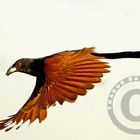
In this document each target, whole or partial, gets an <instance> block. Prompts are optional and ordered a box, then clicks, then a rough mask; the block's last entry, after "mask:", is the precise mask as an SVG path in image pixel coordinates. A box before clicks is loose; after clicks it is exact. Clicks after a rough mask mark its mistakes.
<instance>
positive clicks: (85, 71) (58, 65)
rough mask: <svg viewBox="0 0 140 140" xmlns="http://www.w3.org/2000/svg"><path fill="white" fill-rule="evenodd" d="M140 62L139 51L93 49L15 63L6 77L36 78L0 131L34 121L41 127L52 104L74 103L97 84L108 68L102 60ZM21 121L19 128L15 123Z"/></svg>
mask: <svg viewBox="0 0 140 140" xmlns="http://www.w3.org/2000/svg"><path fill="white" fill-rule="evenodd" d="M118 58H140V51H137V52H131V51H130V52H118V53H96V52H95V51H94V48H83V49H81V50H72V51H63V52H60V53H56V54H53V55H51V56H46V57H42V58H38V59H26V58H23V59H19V60H17V61H16V62H15V63H14V64H13V65H12V66H11V67H10V68H9V69H8V71H7V73H6V74H7V75H10V74H11V73H14V72H22V73H26V74H29V75H32V76H35V77H36V85H35V88H34V90H33V92H32V94H31V96H30V98H29V99H28V100H27V102H26V103H25V104H24V105H23V107H22V108H21V109H20V110H19V111H18V112H17V113H16V114H14V115H12V116H10V117H9V118H8V119H5V120H1V121H0V130H1V129H5V131H9V130H10V129H12V128H13V127H14V126H15V125H17V129H18V128H19V127H20V126H21V125H22V124H23V123H25V122H26V121H27V120H30V123H32V122H34V121H35V120H36V119H37V118H38V119H39V122H40V123H41V122H42V121H43V120H44V119H45V118H46V117H47V109H48V108H49V107H51V106H54V105H55V103H56V102H59V103H60V104H61V105H62V104H63V102H64V101H68V102H74V101H75V100H76V99H77V97H78V95H81V96H83V95H85V94H86V92H87V90H89V89H92V88H93V87H94V85H93V84H94V83H99V82H101V77H103V73H107V72H109V70H108V68H109V67H110V66H109V65H108V63H107V62H103V61H102V59H118ZM21 121H22V124H21V125H19V123H20V122H21Z"/></svg>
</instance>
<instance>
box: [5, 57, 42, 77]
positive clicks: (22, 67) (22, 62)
mask: <svg viewBox="0 0 140 140" xmlns="http://www.w3.org/2000/svg"><path fill="white" fill-rule="evenodd" d="M39 69H41V61H40V60H39V59H25V58H23V59H19V60H17V61H16V62H15V63H14V64H13V65H12V66H11V67H10V68H9V69H8V71H7V73H6V75H10V74H12V73H14V72H22V73H26V74H30V75H33V76H37V73H39Z"/></svg>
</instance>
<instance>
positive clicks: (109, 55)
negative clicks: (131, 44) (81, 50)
mask: <svg viewBox="0 0 140 140" xmlns="http://www.w3.org/2000/svg"><path fill="white" fill-rule="evenodd" d="M92 55H94V56H103V57H105V58H106V59H120V58H140V51H135V52H133V51H126V52H116V53H95V52H93V53H92Z"/></svg>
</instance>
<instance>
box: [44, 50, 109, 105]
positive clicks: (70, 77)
mask: <svg viewBox="0 0 140 140" xmlns="http://www.w3.org/2000/svg"><path fill="white" fill-rule="evenodd" d="M93 49H94V48H84V49H82V50H79V51H64V52H61V53H58V54H55V55H53V56H51V57H49V58H47V59H46V60H45V61H44V63H45V67H44V73H45V77H46V79H47V84H48V94H49V95H48V96H49V98H48V103H49V105H51V104H54V102H55V101H58V102H59V103H60V104H63V102H64V101H69V102H74V101H75V100H76V98H77V96H78V95H85V94H86V90H87V89H92V88H93V87H94V85H93V84H92V83H99V82H101V77H102V76H103V73H106V72H109V70H107V69H106V68H109V67H110V66H108V65H107V63H106V62H102V61H100V59H103V58H104V57H100V56H94V55H93V54H92V53H93V51H94V50H93Z"/></svg>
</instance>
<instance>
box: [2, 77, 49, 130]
mask: <svg viewBox="0 0 140 140" xmlns="http://www.w3.org/2000/svg"><path fill="white" fill-rule="evenodd" d="M46 89H47V85H46V84H44V85H42V83H40V80H38V79H37V82H36V86H35V89H34V91H33V93H32V95H31V97H30V98H29V99H28V101H27V102H26V103H25V105H24V106H23V107H22V108H21V109H20V110H19V111H18V112H17V113H16V114H15V115H12V116H10V117H9V118H8V119H6V120H1V121H0V130H1V129H4V128H7V129H6V130H5V131H9V130H10V129H12V128H13V127H14V126H15V125H18V124H19V123H20V122H21V121H22V124H23V123H25V122H26V121H27V120H30V123H32V122H33V121H35V120H36V119H37V118H38V119H39V122H42V121H43V120H44V119H45V118H46V116H47V111H46V109H47V107H48V104H47V102H46V100H45V99H46V95H47V94H46V93H47V90H46ZM12 124H13V125H12ZM22 124H21V125H22ZM21 125H19V126H18V127H17V129H18V128H19V127H20V126H21Z"/></svg>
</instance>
